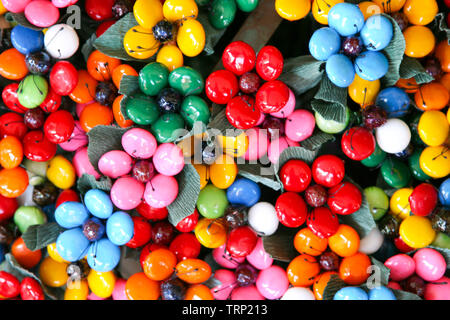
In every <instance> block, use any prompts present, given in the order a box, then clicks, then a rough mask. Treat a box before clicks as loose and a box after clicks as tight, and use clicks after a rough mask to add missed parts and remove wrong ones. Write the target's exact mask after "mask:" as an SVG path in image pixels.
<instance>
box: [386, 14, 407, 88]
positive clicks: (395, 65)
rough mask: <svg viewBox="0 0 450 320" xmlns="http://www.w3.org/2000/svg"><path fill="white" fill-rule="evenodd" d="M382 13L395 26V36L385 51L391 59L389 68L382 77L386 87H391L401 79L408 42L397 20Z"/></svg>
mask: <svg viewBox="0 0 450 320" xmlns="http://www.w3.org/2000/svg"><path fill="white" fill-rule="evenodd" d="M382 15H383V16H385V17H386V18H388V19H389V20H390V21H391V23H392V26H393V27H394V36H393V37H392V40H391V43H390V44H389V46H387V47H386V48H385V49H384V51H383V52H384V54H385V55H386V57H387V58H388V60H389V70H388V72H387V74H386V76H385V77H384V78H383V79H382V82H383V84H384V86H385V87H390V86H393V85H395V84H396V83H397V81H398V80H399V79H400V66H401V64H402V61H403V56H404V54H405V49H406V42H405V38H404V37H403V33H402V30H401V29H400V27H399V26H398V24H397V22H396V21H395V20H394V19H393V18H392V17H391V16H390V15H387V14H385V13H382Z"/></svg>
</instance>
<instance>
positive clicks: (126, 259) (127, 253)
mask: <svg viewBox="0 0 450 320" xmlns="http://www.w3.org/2000/svg"><path fill="white" fill-rule="evenodd" d="M120 254H121V255H120V261H119V265H118V266H117V271H118V272H119V273H120V276H121V277H122V278H123V279H128V278H129V277H131V276H132V275H133V274H136V273H139V272H143V270H142V266H141V263H140V262H139V257H140V254H141V250H138V249H132V248H129V247H127V246H123V247H121V248H120Z"/></svg>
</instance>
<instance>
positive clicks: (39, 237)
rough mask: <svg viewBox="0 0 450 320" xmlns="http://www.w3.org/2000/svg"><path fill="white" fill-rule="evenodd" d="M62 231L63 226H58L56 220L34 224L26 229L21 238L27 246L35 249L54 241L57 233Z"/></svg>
mask: <svg viewBox="0 0 450 320" xmlns="http://www.w3.org/2000/svg"><path fill="white" fill-rule="evenodd" d="M63 231H64V228H62V227H60V226H59V225H58V224H57V223H56V222H52V223H46V224H42V225H34V226H31V227H29V228H28V229H27V231H26V232H25V233H24V234H23V235H22V238H23V241H24V242H25V245H26V246H27V248H28V249H30V250H32V251H35V250H40V249H43V248H45V247H47V246H48V245H49V244H52V243H54V242H56V239H57V238H58V236H59V234H60V233H61V232H63Z"/></svg>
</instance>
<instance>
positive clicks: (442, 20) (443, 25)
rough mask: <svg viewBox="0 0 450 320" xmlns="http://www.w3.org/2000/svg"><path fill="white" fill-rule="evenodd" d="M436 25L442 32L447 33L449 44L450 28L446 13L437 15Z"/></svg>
mask: <svg viewBox="0 0 450 320" xmlns="http://www.w3.org/2000/svg"><path fill="white" fill-rule="evenodd" d="M435 21H436V24H437V26H438V29H439V31H440V32H443V33H445V36H446V37H447V40H448V42H449V43H450V28H449V27H448V26H447V19H446V15H445V14H444V13H438V14H437V15H436V19H435Z"/></svg>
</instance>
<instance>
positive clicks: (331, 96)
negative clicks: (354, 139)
mask: <svg viewBox="0 0 450 320" xmlns="http://www.w3.org/2000/svg"><path fill="white" fill-rule="evenodd" d="M346 106H347V89H346V88H339V87H337V86H335V85H334V84H333V83H332V82H331V81H330V79H328V76H327V75H326V74H325V75H323V77H322V81H321V83H320V87H319V91H317V93H316V95H315V96H314V100H313V101H311V107H312V109H313V110H314V111H315V112H317V113H319V114H320V115H321V116H322V117H323V118H325V119H326V120H334V121H336V122H340V123H344V122H345V119H346V108H347V107H346Z"/></svg>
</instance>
